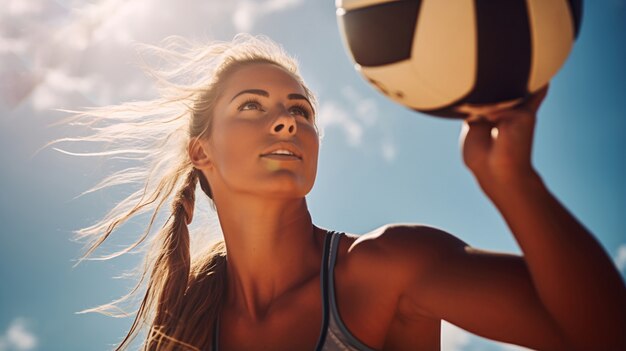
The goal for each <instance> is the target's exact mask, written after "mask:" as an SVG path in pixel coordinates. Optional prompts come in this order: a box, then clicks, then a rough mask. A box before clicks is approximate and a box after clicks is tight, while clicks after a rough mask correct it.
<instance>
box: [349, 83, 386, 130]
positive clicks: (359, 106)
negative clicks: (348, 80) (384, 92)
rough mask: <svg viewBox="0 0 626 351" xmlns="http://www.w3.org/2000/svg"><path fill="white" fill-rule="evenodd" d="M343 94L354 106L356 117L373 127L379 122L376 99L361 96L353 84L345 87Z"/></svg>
mask: <svg viewBox="0 0 626 351" xmlns="http://www.w3.org/2000/svg"><path fill="white" fill-rule="evenodd" d="M341 94H342V95H343V97H344V98H346V99H347V100H348V103H350V105H351V106H352V107H353V108H354V112H355V115H356V118H357V119H359V120H360V121H362V122H363V124H364V125H365V126H368V127H371V126H373V125H374V124H375V123H376V122H377V120H378V106H377V105H376V102H375V101H374V99H367V98H364V97H362V96H360V95H359V94H358V93H357V91H356V90H354V88H352V87H351V86H346V87H344V88H343V89H342V90H341Z"/></svg>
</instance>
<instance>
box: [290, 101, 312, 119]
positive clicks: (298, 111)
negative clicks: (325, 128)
mask: <svg viewBox="0 0 626 351" xmlns="http://www.w3.org/2000/svg"><path fill="white" fill-rule="evenodd" d="M289 111H290V112H291V113H292V114H294V115H300V116H302V117H304V118H306V119H309V118H310V117H311V113H310V112H309V109H308V108H306V107H305V106H304V105H299V104H297V105H293V106H292V107H291V108H290V109H289Z"/></svg>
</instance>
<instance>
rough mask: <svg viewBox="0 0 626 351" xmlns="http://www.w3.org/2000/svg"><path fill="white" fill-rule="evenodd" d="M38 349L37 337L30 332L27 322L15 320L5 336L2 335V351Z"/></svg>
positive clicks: (0, 346) (0, 336)
mask: <svg viewBox="0 0 626 351" xmlns="http://www.w3.org/2000/svg"><path fill="white" fill-rule="evenodd" d="M35 347H37V336H35V334H34V333H33V332H32V331H30V330H29V328H28V325H27V323H26V320H25V319H23V318H16V319H14V320H13V321H12V322H11V324H10V325H9V327H8V328H7V330H6V332H4V334H2V335H0V351H9V350H20V351H27V350H32V349H34V348H35Z"/></svg>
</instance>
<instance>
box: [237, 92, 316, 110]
mask: <svg viewBox="0 0 626 351" xmlns="http://www.w3.org/2000/svg"><path fill="white" fill-rule="evenodd" d="M243 94H254V95H260V96H264V97H269V96H270V93H268V92H267V91H265V90H263V89H246V90H242V91H240V92H238V93H237V94H235V96H233V98H232V99H230V102H233V100H235V99H236V98H237V97H238V96H239V95H243ZM287 99H289V100H304V101H306V102H308V103H309V106H311V108H313V104H312V103H311V101H309V99H308V98H307V97H306V96H304V95H302V94H296V93H293V94H289V95H287Z"/></svg>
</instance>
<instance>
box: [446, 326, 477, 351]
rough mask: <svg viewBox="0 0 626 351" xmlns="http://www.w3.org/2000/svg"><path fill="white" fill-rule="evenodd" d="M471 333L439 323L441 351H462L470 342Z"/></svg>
mask: <svg viewBox="0 0 626 351" xmlns="http://www.w3.org/2000/svg"><path fill="white" fill-rule="evenodd" d="M471 335H472V334H471V333H468V332H466V331H465V330H463V329H461V328H459V327H457V326H455V325H454V324H451V323H448V322H446V321H444V320H442V321H441V351H462V350H463V348H464V347H465V346H467V345H468V344H469V342H470V337H471Z"/></svg>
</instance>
